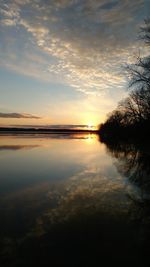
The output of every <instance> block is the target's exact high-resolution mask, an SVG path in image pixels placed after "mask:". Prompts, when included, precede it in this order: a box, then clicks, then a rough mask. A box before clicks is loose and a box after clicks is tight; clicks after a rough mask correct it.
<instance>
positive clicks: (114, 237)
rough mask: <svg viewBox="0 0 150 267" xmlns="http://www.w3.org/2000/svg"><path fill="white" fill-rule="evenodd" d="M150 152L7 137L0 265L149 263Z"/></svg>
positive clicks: (0, 197)
mask: <svg viewBox="0 0 150 267" xmlns="http://www.w3.org/2000/svg"><path fill="white" fill-rule="evenodd" d="M149 151H150V150H149V147H148V146H146V145H145V146H141V145H139V144H131V143H130V144H113V143H111V144H109V145H105V144H104V143H101V142H100V138H99V136H98V135H96V134H92V133H87V134H81V133H80V134H49V135H48V134H24V135H23V134H22V135H19V134H17V135H15V134H14V135H10V134H8V135H1V136H0V251H1V252H0V253H1V254H0V256H1V257H0V259H1V260H0V261H1V266H30V265H32V266H33V265H35V266H44V265H46V266H52V267H53V266H100V265H101V263H102V261H105V264H107V263H108V262H110V263H111V264H112V263H116V264H119V265H120V266H121V265H123V264H132V265H140V266H148V265H146V261H147V260H149V240H150V208H149V207H150V205H149V204H150V166H149V165H150V152H149ZM149 263H150V262H149ZM144 264H145V265H144Z"/></svg>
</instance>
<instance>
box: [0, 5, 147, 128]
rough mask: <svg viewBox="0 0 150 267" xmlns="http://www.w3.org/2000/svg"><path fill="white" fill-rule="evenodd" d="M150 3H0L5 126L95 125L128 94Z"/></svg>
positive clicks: (0, 112)
mask: <svg viewBox="0 0 150 267" xmlns="http://www.w3.org/2000/svg"><path fill="white" fill-rule="evenodd" d="M149 10H150V0H145V1H144V0H132V1H131V0H13V1H11V0H0V125H55V124H61V125H66V124H67V125H69V124H71V125H80V124H81V125H98V124H100V123H101V122H103V121H104V120H105V119H106V117H107V114H108V113H109V112H111V111H112V110H113V109H114V108H115V107H116V105H117V103H118V101H120V100H121V99H122V98H123V97H125V96H126V95H127V84H128V81H127V77H126V75H125V69H124V66H125V64H127V63H128V64H130V63H132V62H135V58H136V56H137V54H139V53H140V54H142V53H143V51H144V48H143V47H142V44H141V41H140V40H139V38H138V34H139V29H140V27H141V26H142V25H143V23H144V19H145V18H147V17H148V15H149Z"/></svg>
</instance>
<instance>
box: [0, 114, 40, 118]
mask: <svg viewBox="0 0 150 267" xmlns="http://www.w3.org/2000/svg"><path fill="white" fill-rule="evenodd" d="M0 118H10V119H11V118H12V119H14V118H15V119H21V118H22V119H41V117H38V116H34V115H31V114H27V113H3V112H0Z"/></svg>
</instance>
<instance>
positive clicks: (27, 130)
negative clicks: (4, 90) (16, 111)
mask: <svg viewBox="0 0 150 267" xmlns="http://www.w3.org/2000/svg"><path fill="white" fill-rule="evenodd" d="M4 133H25V134H28V133H41V134H42V133H47V134H54V133H57V134H61V133H70V134H71V133H95V134H96V133H98V130H91V129H55V128H54V129H45V128H42V129H36V128H16V127H13V128H9V127H0V134H4Z"/></svg>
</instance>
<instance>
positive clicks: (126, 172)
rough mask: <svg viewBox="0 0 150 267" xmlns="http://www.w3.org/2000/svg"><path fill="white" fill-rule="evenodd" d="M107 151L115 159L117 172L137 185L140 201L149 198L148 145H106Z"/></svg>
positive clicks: (149, 151) (149, 153)
mask: <svg viewBox="0 0 150 267" xmlns="http://www.w3.org/2000/svg"><path fill="white" fill-rule="evenodd" d="M107 151H108V152H109V153H110V155H111V156H113V157H114V158H116V159H117V161H116V162H115V164H116V166H117V169H118V171H119V172H120V173H121V175H123V176H124V177H127V179H128V180H129V181H130V182H131V183H133V184H135V185H137V187H138V189H139V190H140V192H141V197H142V199H145V198H148V199H149V198H150V145H149V144H146V145H144V144H143V145H141V144H137V143H119V142H118V143H111V144H107Z"/></svg>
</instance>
